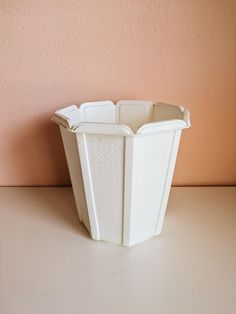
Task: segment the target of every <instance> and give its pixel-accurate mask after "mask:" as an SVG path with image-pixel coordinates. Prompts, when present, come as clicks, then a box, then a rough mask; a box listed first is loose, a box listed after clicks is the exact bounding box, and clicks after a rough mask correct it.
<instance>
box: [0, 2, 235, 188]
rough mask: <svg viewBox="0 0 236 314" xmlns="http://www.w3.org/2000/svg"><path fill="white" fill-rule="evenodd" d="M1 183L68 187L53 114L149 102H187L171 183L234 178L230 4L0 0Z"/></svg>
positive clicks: (232, 13) (224, 181)
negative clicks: (101, 103) (82, 106)
mask: <svg viewBox="0 0 236 314" xmlns="http://www.w3.org/2000/svg"><path fill="white" fill-rule="evenodd" d="M0 39H1V40H0V97H1V102H0V106H1V121H0V143H1V145H0V156H1V163H0V184H1V185H63V184H68V183H69V177H68V171H67V167H66V162H65V157H64V152H63V147H62V142H61V138H60V134H59V130H58V128H57V126H56V125H55V124H53V123H51V122H50V120H49V118H50V116H51V115H52V113H53V112H54V111H55V110H56V109H58V108H60V107H62V106H65V105H68V104H72V103H76V104H79V103H81V102H83V101H89V100H100V99H110V100H113V101H117V100H119V99H127V98H128V99H149V100H161V101H166V102H169V103H174V104H183V105H186V106H187V107H188V108H189V109H190V111H191V114H192V128H191V129H189V130H186V131H185V132H184V134H183V138H182V142H181V148H180V154H179V158H178V161H177V168H176V172H175V178H174V184H176V185H195V184H196V185H198V184H235V183H236V145H235V144H236V141H235V137H236V136H235V135H236V123H235V120H236V57H235V56H236V1H234V0H232V1H231V0H223V1H220V0H206V1H204V0H198V1H196V0H185V1H181V0H179V1H173V0H156V1H155V0H153V1H150V0H149V1H144V0H138V1H135V0H126V1H125V0H106V1H104V0H89V1H80V0H77V1H66V0H50V1H46V0H42V1H33V0H21V1H17V0H2V1H1V2H0Z"/></svg>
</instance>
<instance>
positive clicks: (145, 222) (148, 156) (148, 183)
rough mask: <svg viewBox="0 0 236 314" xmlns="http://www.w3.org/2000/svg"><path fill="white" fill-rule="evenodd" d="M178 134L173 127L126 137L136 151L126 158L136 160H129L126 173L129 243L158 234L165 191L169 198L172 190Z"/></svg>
mask: <svg viewBox="0 0 236 314" xmlns="http://www.w3.org/2000/svg"><path fill="white" fill-rule="evenodd" d="M174 137H175V131H170V132H162V133H159V134H155V135H146V136H139V137H135V138H133V139H132V141H131V140H130V139H127V141H126V150H127V151H130V152H131V154H132V157H130V156H129V155H128V154H127V155H126V162H127V158H128V159H129V158H133V160H131V161H128V162H129V165H130V167H129V169H127V167H126V174H125V209H124V211H125V213H124V217H129V219H130V226H129V224H125V228H130V229H129V230H124V235H126V238H125V243H124V244H125V245H132V244H135V243H138V242H141V241H144V240H146V239H148V238H150V237H152V236H153V235H154V234H155V231H156V224H157V220H158V217H159V215H160V209H161V208H162V206H164V203H163V193H164V194H165V198H166V199H168V194H169V189H167V188H168V187H167V182H166V176H167V173H169V167H170V163H169V160H170V158H171V156H172V152H173V141H174ZM129 146H130V147H131V148H129ZM171 165H172V166H173V164H171ZM130 169H131V170H130ZM170 182H171V180H169V181H168V184H169V183H170ZM129 198H130V199H129ZM127 199H128V201H127ZM165 205H166V203H165Z"/></svg>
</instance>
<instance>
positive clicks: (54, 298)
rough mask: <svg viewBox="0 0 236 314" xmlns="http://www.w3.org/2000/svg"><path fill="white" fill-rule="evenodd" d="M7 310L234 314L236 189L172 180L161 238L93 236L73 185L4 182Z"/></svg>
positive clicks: (1, 265)
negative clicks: (116, 241) (124, 241)
mask: <svg viewBox="0 0 236 314" xmlns="http://www.w3.org/2000/svg"><path fill="white" fill-rule="evenodd" d="M0 284H1V285H0V313H1V314H8V313H11V314H21V313H22V314H29V313H30V314H38V313H40V314H45V313H46V314H48V313H50V314H51V313H53V314H61V313H63V314H64V313H65V314H70V313H73V314H74V313H80V314H83V313H89V314H100V313H102V314H106V313H107V314H108V313H109V314H113V313H119V314H121V313H128V314H133V313H134V314H139V313H144V314H152V313H153V314H154V313H155V314H236V188H233V187H228V188H226V187H225V188H172V191H171V196H170V200H169V205H168V210H167V215H166V218H165V223H164V229H163V233H162V235H161V236H159V237H156V238H152V239H150V240H149V241H147V242H145V243H142V244H139V245H137V246H134V247H131V248H123V247H119V246H115V245H111V244H107V243H103V242H95V241H93V240H90V238H89V236H88V234H87V232H86V231H85V229H84V228H83V226H82V225H81V224H80V223H79V222H78V219H77V215H76V212H75V205H74V201H73V196H72V192H71V189H70V188H1V189H0Z"/></svg>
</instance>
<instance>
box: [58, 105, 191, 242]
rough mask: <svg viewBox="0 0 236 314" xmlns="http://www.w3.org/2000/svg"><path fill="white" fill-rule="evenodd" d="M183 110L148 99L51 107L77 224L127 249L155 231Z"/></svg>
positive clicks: (184, 123)
mask: <svg viewBox="0 0 236 314" xmlns="http://www.w3.org/2000/svg"><path fill="white" fill-rule="evenodd" d="M189 116H190V115H189V111H188V110H187V109H185V108H183V107H180V106H174V105H169V104H165V103H156V104H153V103H152V102H150V101H138V100H122V101H119V102H118V103H117V104H116V105H115V104H113V103H112V102H111V101H98V102H87V103H83V104H81V105H80V106H79V107H77V106H76V105H71V106H68V107H66V108H62V109H60V110H58V111H56V112H55V114H54V116H53V117H52V120H53V121H54V122H56V123H57V124H59V126H60V130H61V135H62V139H63V144H64V148H65V153H66V158H67V163H68V168H69V173H70V178H71V182H72V188H73V193H74V197H75V202H76V206H77V211H78V216H79V219H80V221H81V222H82V223H83V224H84V225H85V227H86V228H87V229H88V231H89V232H90V235H91V237H92V239H94V240H103V241H107V242H111V243H115V244H120V245H125V246H131V245H133V244H136V243H139V242H142V241H145V240H147V239H149V238H151V237H152V236H155V235H158V234H160V233H161V230H162V226H163V221H164V216H165V211H166V207H167V201H168V197H169V192H170V187H171V181H172V177H173V172H174V167H175V161H176V156H177V151H178V146H179V141H180V136H181V131H182V129H185V128H188V127H190V118H189Z"/></svg>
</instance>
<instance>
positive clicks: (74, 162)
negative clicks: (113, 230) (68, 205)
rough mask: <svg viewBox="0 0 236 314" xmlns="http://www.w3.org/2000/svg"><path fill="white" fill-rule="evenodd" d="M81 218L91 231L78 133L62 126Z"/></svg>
mask: <svg viewBox="0 0 236 314" xmlns="http://www.w3.org/2000/svg"><path fill="white" fill-rule="evenodd" d="M60 130H61V135H62V140H63V144H64V149H65V153H66V159H67V164H68V169H69V173H70V178H71V183H72V188H73V193H74V197H75V202H76V207H77V211H78V214H79V219H80V221H82V222H83V223H84V225H85V226H86V228H87V229H88V230H89V231H90V224H89V219H88V211H87V204H86V199H85V193H84V184H83V178H82V172H81V164H80V156H79V151H78V144H77V139H76V134H75V133H72V132H70V131H68V130H67V129H65V128H64V127H62V126H60Z"/></svg>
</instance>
